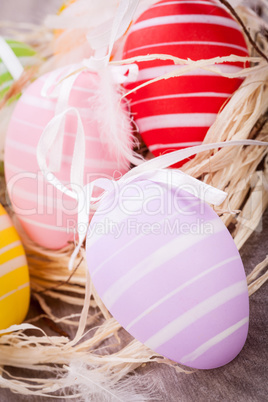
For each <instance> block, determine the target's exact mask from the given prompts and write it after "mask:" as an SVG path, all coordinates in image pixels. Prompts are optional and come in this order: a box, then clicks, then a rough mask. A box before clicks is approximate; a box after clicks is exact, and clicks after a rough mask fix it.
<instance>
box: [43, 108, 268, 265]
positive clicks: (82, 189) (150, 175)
mask: <svg viewBox="0 0 268 402" xmlns="http://www.w3.org/2000/svg"><path fill="white" fill-rule="evenodd" d="M70 110H72V111H74V112H75V113H77V111H76V110H75V108H73V109H68V111H70ZM68 111H66V113H67V112H68ZM63 113H64V112H63ZM77 118H78V131H77V136H78V138H79V139H78V141H77V144H76V146H75V150H74V154H73V160H72V165H73V166H77V165H80V169H79V172H78V171H76V170H73V171H72V172H71V183H75V184H77V183H78V184H79V186H78V187H77V185H75V186H73V189H72V190H70V189H68V188H67V187H66V186H64V185H63V184H62V183H61V182H60V181H59V180H58V179H57V178H56V177H55V176H54V175H53V173H51V172H50V171H49V169H48V166H47V163H46V155H47V154H48V152H49V150H50V148H51V146H52V144H53V142H54V139H55V135H56V132H57V127H55V130H54V131H53V133H52V132H49V134H50V135H49V136H46V135H45V136H43V138H42V141H40V147H42V149H45V151H46V152H45V154H44V152H43V151H42V150H41V149H40V147H38V152H37V155H38V163H39V166H40V169H41V170H42V172H43V174H44V175H45V177H46V178H47V180H48V181H49V182H50V183H51V184H52V185H53V186H55V187H56V188H57V189H58V190H59V191H62V192H64V193H66V194H67V195H69V196H70V197H72V198H74V199H76V200H77V201H78V219H77V227H78V237H79V239H78V244H77V246H76V248H75V250H74V252H73V254H72V256H71V258H70V261H69V269H70V270H71V269H72V267H73V264H74V261H75V258H76V256H77V255H78V252H79V250H80V248H81V246H82V244H83V241H84V239H85V237H86V234H87V228H88V224H89V213H90V208H91V206H92V203H93V202H96V201H99V200H100V199H101V198H102V197H103V196H105V194H107V193H108V192H109V189H110V188H111V183H112V184H116V185H117V186H121V185H125V184H129V183H131V182H135V181H141V180H151V181H154V182H156V183H163V184H171V185H172V186H174V187H178V186H182V185H183V186H185V185H186V186H187V191H188V192H189V193H191V194H193V195H195V196H196V195H197V196H198V197H199V198H200V199H201V200H203V201H205V202H208V203H210V204H214V205H220V204H221V203H222V202H223V201H224V200H225V198H226V196H227V193H226V192H224V191H221V190H219V189H216V188H214V187H212V186H210V185H208V184H206V183H203V182H201V181H200V180H197V179H195V178H193V177H191V176H189V175H187V174H185V173H183V172H181V171H180V170H178V169H176V170H175V169H174V170H172V173H173V174H172V183H167V174H166V171H165V170H164V168H166V167H168V166H171V165H173V164H175V163H178V162H180V161H182V160H184V159H185V158H188V157H190V156H193V155H195V154H198V153H200V152H204V151H208V150H212V149H215V148H225V147H230V146H243V145H259V146H268V143H267V142H262V141H256V140H239V141H229V142H217V143H212V144H205V145H198V146H194V147H190V148H185V149H180V150H178V151H174V152H171V153H168V154H165V155H161V156H159V157H157V158H154V159H151V160H149V161H147V162H144V163H143V164H141V165H139V166H137V167H135V168H133V169H132V170H130V171H129V172H128V173H126V174H125V175H124V176H123V177H121V179H119V180H118V181H117V182H114V181H112V180H109V179H104V178H99V179H97V180H94V181H93V182H91V183H89V184H87V185H85V186H83V169H84V168H83V166H84V165H83V164H80V163H79V162H80V161H81V158H82V161H83V158H84V157H85V148H84V132H83V130H82V128H81V127H80V125H81V122H80V121H79V114H77ZM60 119H61V116H58V119H57V121H56V122H57V124H58V125H59V124H60ZM55 126H56V125H55ZM95 187H98V188H101V189H103V190H104V191H105V192H104V194H102V195H101V196H100V197H98V198H93V197H92V193H93V190H94V188H95ZM113 188H114V187H113Z"/></svg>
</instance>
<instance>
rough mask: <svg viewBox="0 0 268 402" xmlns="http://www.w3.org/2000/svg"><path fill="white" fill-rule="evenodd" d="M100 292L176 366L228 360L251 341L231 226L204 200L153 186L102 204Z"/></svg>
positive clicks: (95, 231)
mask: <svg viewBox="0 0 268 402" xmlns="http://www.w3.org/2000/svg"><path fill="white" fill-rule="evenodd" d="M86 248H87V263H88V268H89V271H90V274H91V277H92V281H93V283H94V286H95V288H96V290H97V292H98V294H99V296H100V297H101V299H102V301H103V302H104V304H105V305H106V307H107V308H108V310H109V311H110V312H111V314H112V315H113V316H114V317H115V318H116V319H117V320H118V322H119V323H120V324H121V325H122V326H123V327H124V328H125V329H126V330H127V331H128V332H129V333H130V334H131V335H132V336H133V337H135V338H136V339H138V340H139V341H140V342H142V343H144V344H145V345H147V346H148V347H149V348H151V349H152V350H153V351H155V352H157V353H159V354H161V355H164V356H166V357H168V358H169V359H171V360H174V361H176V362H179V363H181V364H185V365H187V366H190V367H194V368H199V369H211V368H216V367H219V366H222V365H224V364H227V363H229V362H230V361H231V360H232V359H234V358H235V357H236V356H237V354H238V353H239V352H240V351H241V349H242V347H243V345H244V343H245V341H246V337H247V332H248V320H249V299H248V290H247V281H246V276H245V272H244V268H243V264H242V261H241V258H240V255H239V252H238V250H237V247H236V245H235V243H234V241H233V239H232V237H231V235H230V233H229V232H228V230H227V228H226V227H225V225H224V224H223V222H222V221H221V219H220V218H219V217H218V215H217V214H216V213H215V212H214V211H213V209H212V208H211V207H210V206H209V205H208V204H206V203H205V202H202V201H201V200H200V199H199V198H197V197H195V196H193V195H190V194H189V193H188V192H187V191H185V190H183V189H182V188H181V189H180V188H174V187H173V188H170V187H169V186H168V185H164V184H157V183H154V182H153V179H152V180H141V179H140V180H139V179H136V181H135V182H133V183H130V184H122V185H121V187H120V188H116V189H114V190H111V191H110V192H109V193H108V194H107V195H106V196H105V197H104V198H103V200H102V201H101V203H100V205H99V208H98V210H97V212H96V213H95V215H94V216H93V219H92V220H91V223H90V227H89V231H88V235H87V244H86Z"/></svg>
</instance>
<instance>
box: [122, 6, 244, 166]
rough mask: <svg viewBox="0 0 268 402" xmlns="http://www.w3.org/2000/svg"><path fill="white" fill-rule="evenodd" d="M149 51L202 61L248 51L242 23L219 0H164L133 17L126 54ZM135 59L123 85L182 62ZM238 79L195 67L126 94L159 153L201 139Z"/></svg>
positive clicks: (229, 67)
mask: <svg viewBox="0 0 268 402" xmlns="http://www.w3.org/2000/svg"><path fill="white" fill-rule="evenodd" d="M148 54H166V55H172V56H175V57H179V58H182V59H189V58H190V59H192V60H203V59H211V58H214V57H218V56H229V55H238V56H248V50H247V46H246V43H245V39H244V37H243V34H242V32H241V28H240V25H239V24H238V23H237V21H235V20H234V19H233V17H232V16H231V15H230V14H229V12H227V10H226V8H225V7H224V6H223V5H222V4H220V2H219V1H216V0H215V1H214V0H205V1H203V0H202V1H199V0H189V1H188V0H187V1H184V0H177V1H169V0H164V1H160V2H159V3H156V4H154V5H152V6H151V7H150V8H149V9H147V10H146V11H145V12H144V13H143V14H142V15H141V16H140V17H139V18H138V19H137V21H136V22H135V23H134V24H133V25H132V27H131V28H130V31H129V34H128V37H127V40H126V43H125V47H124V58H125V59H126V58H131V57H135V56H142V55H148ZM137 64H138V66H139V75H138V78H137V81H136V82H134V83H131V84H130V83H128V84H126V89H127V90H132V89H134V88H135V87H137V86H138V85H141V84H143V83H145V82H146V81H149V80H151V79H153V78H156V77H159V76H161V75H163V74H166V73H169V72H171V71H172V70H174V69H178V68H182V67H183V66H178V65H177V66H174V63H173V62H172V61H170V60H152V61H147V62H139V63H137ZM217 66H218V68H220V69H221V70H222V71H223V72H228V73H230V72H238V71H240V70H241V69H242V67H243V64H242V63H224V64H218V65H217ZM241 82H242V79H241V78H232V79H230V78H228V77H222V76H220V75H218V74H216V73H213V72H209V71H206V70H203V69H198V70H194V71H190V72H187V73H185V74H184V75H183V76H180V77H176V78H170V79H167V80H161V81H158V82H155V83H153V84H150V85H148V86H145V87H143V88H141V89H138V90H137V91H136V92H134V93H131V94H130V95H129V96H128V98H129V100H130V102H131V103H130V105H131V111H132V114H133V118H134V120H135V122H136V124H137V126H138V129H139V131H140V134H141V136H142V138H143V140H144V141H145V143H146V145H147V146H148V148H149V150H150V151H151V152H152V153H153V154H154V155H155V156H158V155H160V154H163V153H167V152H170V151H174V150H177V149H181V148H185V147H188V146H193V145H199V144H201V143H202V141H203V139H204V137H205V135H206V133H207V131H208V129H209V127H210V126H211V125H212V124H213V122H214V121H215V119H216V116H217V113H218V112H219V110H220V109H221V107H222V106H223V105H224V104H225V103H226V101H227V100H228V98H229V97H230V95H231V94H232V93H233V92H234V91H236V90H237V89H238V87H239V86H240V84H241ZM181 164H183V163H181ZM181 164H180V165H181ZM177 166H179V165H177Z"/></svg>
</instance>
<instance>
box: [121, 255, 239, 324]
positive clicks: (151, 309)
mask: <svg viewBox="0 0 268 402" xmlns="http://www.w3.org/2000/svg"><path fill="white" fill-rule="evenodd" d="M239 258H240V257H239V256H238V255H237V256H235V257H231V258H227V259H226V260H224V261H221V262H220V263H218V264H215V265H214V266H213V267H210V268H208V269H206V270H205V271H203V272H202V273H201V274H199V275H197V276H195V277H194V278H192V279H190V280H189V281H187V282H185V283H184V284H183V285H181V286H179V287H177V288H176V289H174V290H173V291H172V292H170V293H168V294H167V295H166V296H165V297H162V299H159V300H158V301H157V303H154V304H153V305H152V306H150V307H149V308H147V309H146V310H144V312H143V313H142V314H140V315H139V316H138V317H136V318H135V319H134V320H132V321H131V322H130V323H129V324H128V325H127V326H126V330H129V329H130V328H131V327H133V325H135V324H136V323H137V322H139V321H140V320H141V319H142V318H143V317H145V316H146V315H148V314H150V313H151V312H152V311H153V310H155V309H156V308H157V307H159V306H160V305H161V304H163V303H165V302H166V301H167V300H169V299H170V298H172V297H173V296H175V295H176V294H178V293H179V292H180V291H181V290H183V289H185V288H187V286H190V285H191V284H192V283H194V282H196V281H198V280H199V279H200V278H203V277H204V276H206V275H208V274H209V273H210V272H213V271H215V270H216V269H218V268H221V267H222V266H224V265H226V264H229V263H230V262H232V261H235V260H239Z"/></svg>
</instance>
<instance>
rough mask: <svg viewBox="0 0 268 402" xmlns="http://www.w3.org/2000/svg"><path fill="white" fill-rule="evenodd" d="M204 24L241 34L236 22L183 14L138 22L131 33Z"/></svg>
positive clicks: (215, 16)
mask: <svg viewBox="0 0 268 402" xmlns="http://www.w3.org/2000/svg"><path fill="white" fill-rule="evenodd" d="M197 23H198V24H204V25H211V24H212V25H219V26H224V27H228V28H232V29H235V30H237V31H239V32H241V29H240V26H239V25H238V24H237V22H236V21H234V20H232V19H230V18H225V17H219V16H217V15H206V14H192V15H191V14H182V15H167V16H163V17H157V18H150V19H147V20H144V21H140V22H136V23H135V24H134V25H132V27H131V32H130V35H131V33H132V32H135V31H138V30H140V29H145V28H152V27H156V26H157V27H158V26H161V25H171V24H197Z"/></svg>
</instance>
